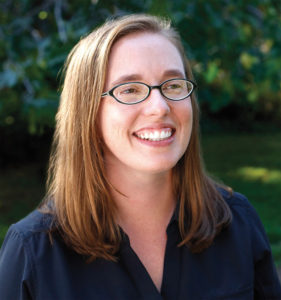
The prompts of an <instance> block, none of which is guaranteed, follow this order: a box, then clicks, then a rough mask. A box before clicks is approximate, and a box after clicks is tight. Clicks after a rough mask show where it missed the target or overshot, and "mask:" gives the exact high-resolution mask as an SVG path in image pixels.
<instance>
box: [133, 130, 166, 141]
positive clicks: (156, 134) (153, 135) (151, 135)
mask: <svg viewBox="0 0 281 300" xmlns="http://www.w3.org/2000/svg"><path fill="white" fill-rule="evenodd" d="M171 135H172V131H171V130H168V131H167V130H166V131H165V130H161V131H158V130H156V131H153V132H142V133H141V134H137V136H138V137H139V138H141V139H143V140H151V141H160V140H164V139H166V138H168V137H170V136H171Z"/></svg>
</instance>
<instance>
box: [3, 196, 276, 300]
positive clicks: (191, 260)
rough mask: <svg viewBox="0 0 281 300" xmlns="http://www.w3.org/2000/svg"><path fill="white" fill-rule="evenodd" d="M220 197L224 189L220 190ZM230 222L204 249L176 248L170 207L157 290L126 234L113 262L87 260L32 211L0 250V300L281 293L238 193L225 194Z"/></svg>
mask: <svg viewBox="0 0 281 300" xmlns="http://www.w3.org/2000/svg"><path fill="white" fill-rule="evenodd" d="M225 196H226V195H225ZM225 200H226V201H227V203H228V204H229V206H230V208H231V211H232V214H233V221H232V223H231V225H230V226H229V227H227V228H226V229H225V230H223V231H222V232H221V233H220V234H219V235H218V236H217V237H216V238H215V240H214V242H213V244H212V245H211V246H210V247H209V248H208V249H206V250H204V251H203V252H202V253H199V254H192V253H191V252H190V251H189V249H188V247H186V246H182V247H178V246H177V244H178V243H179V241H180V234H179V230H178V219H177V214H176V213H175V214H174V216H173V218H172V219H171V222H170V223H169V226H168V228H167V236H168V239H167V246H166V252H165V261H164V274H163V282H162V288H161V292H158V290H157V289H156V287H155V285H154V284H153V282H152V280H151V278H150V276H149V274H148V273H147V271H146V269H145V268H144V266H143V265H142V263H141V261H140V260H139V258H138V257H137V255H136V254H135V253H134V251H133V250H132V248H131V247H130V242H129V239H128V237H126V236H125V237H124V240H123V242H122V246H121V248H120V251H119V253H118V262H111V261H106V260H104V259H97V260H95V261H94V262H92V263H87V262H86V259H85V258H84V257H83V256H81V255H79V254H77V253H76V252H74V251H72V250H71V249H69V248H68V247H67V246H66V245H65V244H64V243H63V241H62V240H61V238H60V237H59V236H56V235H55V236H54V239H53V244H51V243H50V240H49V237H48V234H47V233H46V232H47V230H48V228H49V226H50V222H51V217H50V216H49V215H46V214H42V213H40V212H39V211H34V212H33V213H31V214H30V215H29V216H27V217H26V218H24V219H23V220H21V221H20V222H18V223H16V224H14V225H12V226H11V227H10V229H9V231H8V233H7V236H6V238H5V241H4V243H3V246H2V249H1V252H0V299H1V300H17V299H21V300H22V299H40V300H85V299H110V300H112V299H118V300H119V299H121V300H126V299H130V300H132V299H133V300H135V299H146V300H156V299H166V300H176V299H189V300H191V299H195V300H198V299H204V300H207V299H228V300H231V299H241V300H242V299H245V300H246V299H247V300H248V299H267V300H268V299H281V288H280V283H279V281H278V277H277V273H276V269H275V267H274V264H273V261H272V255H271V250H270V246H269V243H268V239H267V237H266V234H265V232H264V229H263V226H262V224H261V222H260V220H259V218H258V216H257V214H256V212H255V210H254V209H253V207H252V206H251V205H250V204H249V203H248V201H247V199H245V198H244V197H243V196H242V195H240V194H237V193H235V194H234V195H233V196H231V197H229V198H227V197H226V198H225Z"/></svg>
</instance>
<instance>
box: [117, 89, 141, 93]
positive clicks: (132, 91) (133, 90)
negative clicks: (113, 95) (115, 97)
mask: <svg viewBox="0 0 281 300" xmlns="http://www.w3.org/2000/svg"><path fill="white" fill-rule="evenodd" d="M137 92H138V91H137V89H135V88H127V89H124V90H122V91H121V94H136V93H137Z"/></svg>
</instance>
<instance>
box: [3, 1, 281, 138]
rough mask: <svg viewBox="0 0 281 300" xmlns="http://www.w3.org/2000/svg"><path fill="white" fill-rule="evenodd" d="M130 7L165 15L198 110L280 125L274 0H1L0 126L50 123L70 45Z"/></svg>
mask: <svg viewBox="0 0 281 300" xmlns="http://www.w3.org/2000/svg"><path fill="white" fill-rule="evenodd" d="M135 12H145V13H151V14H156V15H162V16H168V17H169V18H171V19H172V21H173V23H174V25H175V26H176V27H177V28H178V30H179V32H180V34H181V36H182V38H183V40H184V45H185V48H186V51H187V54H188V56H189V58H190V60H191V62H192V66H193V70H194V73H195V78H196V80H197V82H198V85H199V89H198V96H199V101H200V102H201V106H202V110H203V113H205V115H207V116H209V117H212V116H213V118H216V117H217V116H220V117H223V118H225V119H229V120H236V121H237V120H238V121H239V120H240V121H241V122H242V123H243V124H244V125H245V126H247V125H249V124H251V123H252V122H254V121H255V120H256V119H259V120H263V121H266V122H271V123H272V122H273V123H274V124H277V125H280V123H281V120H280V119H281V117H280V116H281V72H280V69H281V56H280V53H281V31H280V28H281V2H280V1H279V0H252V1H251V3H249V2H248V1H242V0H224V1H204V0H196V1H195V0H188V1H187V0H174V1H169V0H145V1H142V2H141V1H137V0H130V1H125V0H104V1H98V0H92V1H90V0H79V1H78V0H73V1H67V0H45V1H40V0H21V1H19V0H7V1H1V2H0V24H1V27H0V37H1V39H0V60H1V62H2V64H1V68H0V91H1V98H0V128H1V131H2V132H4V131H5V132H11V131H13V130H16V129H17V132H18V131H24V130H27V131H28V132H29V134H43V132H44V131H45V130H46V128H52V127H53V126H54V114H55V111H56V109H57V105H58V99H59V91H58V86H59V84H58V81H59V80H58V74H59V71H60V69H61V67H62V65H63V62H64V60H65V58H66V55H67V54H68V53H69V51H70V49H71V48H72V47H73V45H74V44H75V43H76V42H77V41H78V40H79V39H80V37H81V36H83V35H85V34H86V33H88V32H89V31H90V30H92V29H93V28H94V27H96V26H97V25H99V24H100V23H102V22H103V21H104V20H105V19H107V18H108V17H112V16H118V15H122V14H126V13H135Z"/></svg>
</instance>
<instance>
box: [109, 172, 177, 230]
mask: <svg viewBox="0 0 281 300" xmlns="http://www.w3.org/2000/svg"><path fill="white" fill-rule="evenodd" d="M107 176H108V179H109V181H110V183H111V184H112V186H113V187H114V188H115V189H114V188H112V190H111V192H112V196H113V197H114V200H115V202H116V204H117V208H118V215H117V222H118V223H119V225H120V226H121V227H122V228H123V229H124V230H125V231H126V229H127V228H137V227H139V228H142V229H143V230H145V228H144V227H143V226H149V227H150V230H151V229H152V228H155V230H159V229H164V230H166V226H167V224H168V222H169V220H170V218H171V215H172V213H173V211H174V208H175V205H176V199H175V196H174V194H173V188H172V180H171V178H172V171H168V172H163V173H161V174H139V173H134V174H132V173H130V174H128V173H124V174H122V172H120V171H119V172H115V171H114V172H108V174H107Z"/></svg>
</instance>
